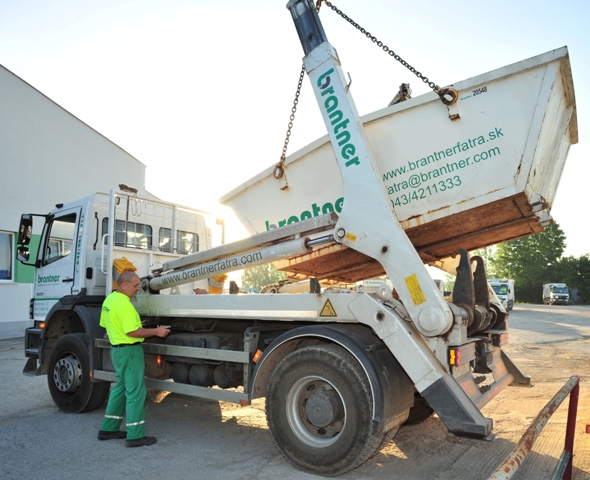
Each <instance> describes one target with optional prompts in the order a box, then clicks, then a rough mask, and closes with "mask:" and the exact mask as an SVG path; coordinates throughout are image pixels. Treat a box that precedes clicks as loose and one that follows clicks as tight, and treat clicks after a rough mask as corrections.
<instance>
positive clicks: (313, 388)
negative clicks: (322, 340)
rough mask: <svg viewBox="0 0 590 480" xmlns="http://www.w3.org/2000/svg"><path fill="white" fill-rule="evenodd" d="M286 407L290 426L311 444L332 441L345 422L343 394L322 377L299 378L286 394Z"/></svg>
mask: <svg viewBox="0 0 590 480" xmlns="http://www.w3.org/2000/svg"><path fill="white" fill-rule="evenodd" d="M286 407H287V418H288V421H289V425H290V427H291V430H292V431H293V433H295V435H296V436H297V438H298V439H299V440H301V441H302V442H303V443H305V444H306V445H309V446H310V447H314V448H325V447H328V446H330V445H333V444H334V443H335V442H336V441H337V440H338V438H339V436H340V433H341V432H342V431H343V430H344V427H345V426H346V407H345V405H344V402H343V401H342V396H341V395H340V392H338V390H337V389H336V388H335V387H334V386H333V385H332V384H331V383H330V382H328V381H327V380H326V379H324V378H322V377H317V376H309V377H304V378H301V379H300V380H298V381H297V382H296V383H295V384H294V385H293V386H292V387H291V389H290V390H289V393H288V394H287V404H286Z"/></svg>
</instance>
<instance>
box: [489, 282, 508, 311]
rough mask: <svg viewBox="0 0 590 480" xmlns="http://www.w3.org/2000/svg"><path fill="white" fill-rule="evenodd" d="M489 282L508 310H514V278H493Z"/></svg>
mask: <svg viewBox="0 0 590 480" xmlns="http://www.w3.org/2000/svg"><path fill="white" fill-rule="evenodd" d="M488 283H489V284H490V286H491V287H492V288H493V290H494V293H495V294H496V296H497V297H498V299H499V300H500V302H501V303H502V305H503V307H504V308H505V309H506V311H510V310H512V309H513V308H514V280H512V279H506V278H504V279H501V278H491V279H489V280H488Z"/></svg>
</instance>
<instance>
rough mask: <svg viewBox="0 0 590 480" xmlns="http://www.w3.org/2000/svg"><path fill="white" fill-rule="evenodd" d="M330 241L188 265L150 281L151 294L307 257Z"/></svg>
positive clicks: (329, 237)
mask: <svg viewBox="0 0 590 480" xmlns="http://www.w3.org/2000/svg"><path fill="white" fill-rule="evenodd" d="M333 241H334V237H333V236H332V235H327V236H325V237H321V238H317V239H313V240H310V239H309V238H308V237H304V238H297V239H295V240H290V241H288V242H282V243H277V244H276V245H271V246H269V247H265V248H260V249H258V250H252V251H248V252H242V253H240V254H238V255H230V256H227V257H223V258H219V259H217V260H214V261H211V262H205V263H201V264H197V265H191V266H189V267H187V268H185V269H182V270H175V271H172V272H169V273H165V274H163V275H160V276H157V277H154V278H152V279H151V280H150V288H151V289H152V290H162V289H164V288H171V287H175V286H178V285H183V284H185V283H190V282H193V281H195V280H201V279H204V278H209V277H211V276H213V275H220V274H222V273H227V272H233V271H235V270H242V269H243V268H249V267H255V266H257V265H263V264H265V263H271V262H274V261H276V260H281V259H283V258H288V257H293V256H297V255H303V254H305V253H309V252H311V250H312V247H313V246H314V245H319V244H323V243H331V242H333Z"/></svg>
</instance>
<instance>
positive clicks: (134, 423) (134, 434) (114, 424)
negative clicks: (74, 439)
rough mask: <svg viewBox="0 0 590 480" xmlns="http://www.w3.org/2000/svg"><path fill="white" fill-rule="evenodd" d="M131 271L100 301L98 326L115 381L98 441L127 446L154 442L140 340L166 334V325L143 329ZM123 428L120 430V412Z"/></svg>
mask: <svg viewBox="0 0 590 480" xmlns="http://www.w3.org/2000/svg"><path fill="white" fill-rule="evenodd" d="M139 284H140V281H139V277H138V276H137V274H136V273H134V272H123V273H122V274H121V276H120V277H119V284H118V287H117V290H115V291H114V292H113V293H111V294H110V295H109V296H108V297H107V298H106V299H105V301H104V303H103V304H102V312H101V315H100V326H101V327H103V328H106V330H107V334H108V337H109V341H110V343H111V346H112V348H111V359H112V361H113V366H114V367H115V384H114V385H113V388H112V389H111V393H110V396H109V401H108V403H107V409H106V412H105V416H104V419H103V421H102V424H101V426H100V431H99V432H98V439H99V440H111V439H117V438H127V441H126V443H125V445H126V446H127V447H142V446H147V445H153V444H154V443H156V437H146V436H145V398H146V387H145V380H144V370H145V364H144V359H143V348H142V346H141V342H143V339H144V338H147V337H155V336H158V337H166V336H167V335H168V334H169V333H170V327H169V326H161V327H158V328H143V326H142V324H141V320H140V318H139V314H138V313H137V310H135V307H134V306H133V304H132V303H131V298H133V297H135V295H136V294H137V292H138V291H139V289H140V286H139ZM125 414H126V416H127V418H126V427H127V429H126V431H119V427H120V425H121V422H122V421H123V415H125Z"/></svg>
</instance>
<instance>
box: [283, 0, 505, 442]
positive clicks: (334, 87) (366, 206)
mask: <svg viewBox="0 0 590 480" xmlns="http://www.w3.org/2000/svg"><path fill="white" fill-rule="evenodd" d="M287 8H288V9H289V10H290V12H291V15H292V17H293V20H294V22H295V27H296V29H297V32H298V34H299V39H300V41H301V44H302V46H303V50H304V52H305V57H304V59H303V64H304V66H305V69H306V71H307V74H308V76H309V78H310V81H311V84H312V88H313V90H314V92H315V96H316V99H317V101H318V104H319V107H320V110H321V112H322V117H323V119H324V123H325V125H326V128H327V129H328V134H329V137H330V141H331V143H332V148H333V150H334V153H335V156H336V158H337V160H338V165H339V168H340V172H341V174H342V180H343V183H344V205H343V209H342V212H341V214H340V216H339V218H338V222H337V224H336V227H335V230H334V232H335V235H334V236H335V240H336V241H337V242H339V243H341V244H343V245H346V246H347V247H349V248H352V249H354V250H357V251H359V252H362V253H364V254H366V255H368V256H370V257H372V258H374V259H376V260H377V261H379V262H380V263H381V265H382V266H383V268H384V270H385V272H386V273H387V275H388V276H389V278H390V280H391V282H392V283H393V285H394V287H395V288H396V290H397V292H398V294H399V296H400V298H401V300H402V302H403V304H404V306H405V307H406V309H407V312H408V314H409V318H407V317H406V318H405V320H407V321H411V323H413V326H414V327H415V329H417V330H418V331H419V332H420V333H421V334H422V335H424V337H426V338H427V339H428V338H430V341H436V340H435V338H434V337H438V336H440V335H443V334H445V333H447V332H449V331H450V330H451V329H453V327H454V326H459V327H460V326H461V325H463V326H464V325H466V324H467V322H468V321H469V320H470V319H471V320H472V319H473V311H469V309H466V308H464V307H463V306H455V305H452V304H447V302H446V301H445V300H444V298H443V297H442V295H441V294H440V291H439V290H438V289H437V287H436V285H435V284H434V281H433V280H432V278H431V277H430V275H429V274H428V272H427V271H426V268H425V266H424V264H423V263H422V261H421V259H420V257H419V256H418V253H417V252H416V249H415V248H414V246H413V245H412V243H411V242H410V240H409V239H408V237H407V235H406V233H405V232H404V230H403V229H402V227H401V226H400V224H399V221H398V219H397V217H396V215H395V213H394V211H393V209H392V206H391V203H390V201H389V198H388V197H387V194H386V191H385V189H384V186H383V183H382V182H381V181H380V178H379V176H380V172H379V169H378V167H377V165H376V162H375V159H374V156H373V154H372V152H371V149H370V147H369V143H368V142H367V139H366V136H365V133H364V129H363V126H362V123H361V122H360V120H359V116H358V113H357V111H356V108H355V106H354V102H353V99H352V96H351V94H350V91H349V88H348V86H347V84H346V80H345V76H344V74H343V72H342V70H341V68H340V61H339V59H338V55H337V53H336V51H335V50H334V48H333V47H332V46H331V45H330V44H329V43H328V41H327V38H326V35H325V33H324V30H323V27H322V25H321V22H320V20H319V16H318V14H317V12H316V10H315V8H314V6H313V4H312V3H310V1H309V0H291V1H290V2H289V3H288V4H287ZM367 300H368V299H367V298H365V297H363V298H362V299H361V300H359V307H360V306H361V305H362V308H359V309H358V312H357V318H359V321H363V318H364V322H365V323H367V324H369V325H371V327H372V328H373V329H374V330H375V331H376V332H377V334H378V335H379V336H380V337H381V339H382V340H383V341H384V342H385V343H386V344H387V345H388V347H389V348H390V350H391V351H392V352H393V353H394V355H395V356H396V358H397V359H398V361H399V362H400V363H401V364H402V366H403V367H404V369H405V370H406V373H407V374H408V375H409V376H410V378H412V381H413V382H414V385H415V386H416V388H417V389H418V391H419V392H420V393H421V394H422V395H423V396H424V397H425V398H426V399H427V400H428V401H429V403H430V405H431V406H432V407H433V408H434V409H435V411H436V412H437V413H438V414H439V416H440V417H441V419H442V420H443V421H444V422H445V424H446V425H447V427H448V428H449V430H451V431H453V432H455V433H458V434H461V433H462V434H468V435H475V436H479V437H489V436H490V435H491V431H492V420H491V419H489V418H485V417H484V416H483V415H482V414H481V412H480V411H479V409H478V408H477V406H476V405H475V404H474V402H473V401H472V399H471V398H470V396H469V395H467V393H466V392H465V385H468V387H467V388H468V389H469V388H470V387H474V388H475V389H477V386H475V383H474V382H473V380H472V378H469V379H468V380H467V381H465V382H462V384H464V385H463V388H462V387H461V385H459V383H458V382H457V381H456V379H455V378H454V377H453V376H452V375H451V374H450V373H449V372H447V371H446V370H445V367H443V365H442V363H441V362H439V361H438V360H437V359H436V358H435V357H434V355H432V354H431V353H432V352H431V351H430V349H429V347H428V345H427V344H426V340H424V339H422V338H419V337H420V335H416V334H415V333H413V328H412V326H411V325H409V324H407V323H406V324H404V323H403V322H401V321H399V320H396V318H397V317H395V316H393V315H391V316H390V315H387V314H385V315H383V313H382V312H379V311H378V306H377V305H369V304H367ZM362 302H365V303H362ZM472 303H473V302H472ZM364 312H368V313H364ZM459 329H460V328H459ZM469 376H470V374H469ZM506 379H507V380H511V379H512V376H506Z"/></svg>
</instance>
